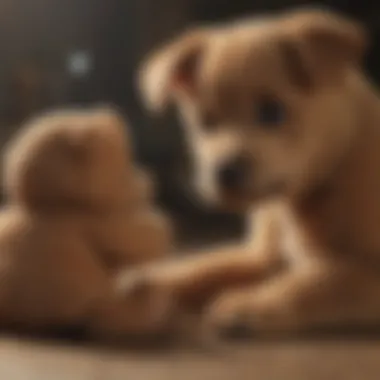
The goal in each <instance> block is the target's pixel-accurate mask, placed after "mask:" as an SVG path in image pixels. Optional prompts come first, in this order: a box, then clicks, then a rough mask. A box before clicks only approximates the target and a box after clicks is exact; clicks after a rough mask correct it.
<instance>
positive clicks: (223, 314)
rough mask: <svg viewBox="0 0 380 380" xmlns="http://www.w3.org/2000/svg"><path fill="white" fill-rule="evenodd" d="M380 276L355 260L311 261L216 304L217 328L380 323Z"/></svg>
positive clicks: (213, 322)
mask: <svg viewBox="0 0 380 380" xmlns="http://www.w3.org/2000/svg"><path fill="white" fill-rule="evenodd" d="M379 294H380V278H379V276H378V275H377V274H375V273H373V272H371V271H369V270H365V269H361V268H360V267H358V266H357V265H354V264H346V263H340V262H311V263H309V265H307V266H305V267H302V268H292V269H290V270H289V271H287V272H284V273H282V274H281V275H278V276H276V277H274V278H273V279H269V280H268V281H266V282H265V283H263V284H260V285H259V286H251V287H245V288H242V289H239V290H234V291H230V292H226V293H225V294H223V295H221V296H220V297H218V298H217V299H216V300H215V302H213V303H212V305H211V307H210V309H209V312H208V313H207V317H206V318H207V321H208V324H209V325H210V326H212V327H214V328H215V329H217V331H220V332H228V331H230V330H231V331H234V330H236V328H237V327H240V328H245V329H246V330H251V331H255V332H277V333H278V332H291V331H295V330H309V329H312V328H318V327H334V326H335V327H337V326H346V327H347V326H351V325H366V324H369V323H375V322H377V323H379V322H380V299H379V297H378V295H379Z"/></svg>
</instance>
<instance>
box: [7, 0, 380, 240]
mask: <svg viewBox="0 0 380 380" xmlns="http://www.w3.org/2000/svg"><path fill="white" fill-rule="evenodd" d="M304 4H310V3H307V2H302V1H285V0H256V1H253V0H2V1H1V3H0V48H1V49H0V51H1V59H0V127H1V129H0V142H1V145H3V144H4V143H5V142H6V141H7V139H8V138H9V137H10V136H11V135H12V133H13V132H14V131H15V130H16V129H17V128H18V127H19V125H20V123H22V121H23V120H25V119H26V118H28V117H30V116H31V115H33V114H35V113H38V112H40V111H42V110H44V109H47V108H51V107H60V106H67V105H71V104H75V105H78V104H79V105H81V104H89V103H107V104H113V105H116V106H118V108H119V109H120V110H121V111H122V112H124V113H125V115H128V119H129V120H130V122H131V127H132V133H133V137H134V139H135V142H136V154H137V157H138V159H139V160H140V161H141V162H142V163H144V164H145V165H146V166H148V167H149V168H150V169H151V170H152V171H154V172H155V173H156V175H157V177H158V179H159V183H160V186H159V201H160V202H161V204H162V205H163V207H164V208H165V209H166V210H167V211H169V212H170V213H171V214H172V216H173V217H174V218H175V219H176V221H177V223H176V224H177V225H178V226H179V230H178V232H179V236H180V238H181V239H185V240H187V241H188V240H191V241H192V240H194V239H193V237H194V236H196V240H197V241H200V240H201V241H202V242H205V243H206V242H207V243H209V242H213V241H216V240H220V238H221V237H223V238H226V237H234V236H239V234H240V233H241V232H242V222H243V221H242V220H240V219H239V218H237V217H236V216H233V215H224V214H220V213H219V212H216V211H212V210H206V209H204V208H203V207H202V206H201V205H200V204H198V202H197V200H196V197H195V195H194V194H192V192H191V188H190V187H189V186H188V182H189V178H190V176H191V170H190V168H191V165H189V159H188V155H187V151H186V145H185V143H184V141H183V138H182V133H181V128H180V126H179V124H178V123H177V120H176V118H175V116H174V115H173V114H170V113H169V114H168V115H167V116H166V117H165V118H162V119H160V120H154V119H151V118H149V117H148V116H147V114H146V113H145V112H144V110H143V107H142V105H141V103H140V101H139V97H138V94H137V91H136V88H135V84H134V80H135V71H136V67H137V65H138V63H139V62H140V61H141V59H142V57H144V55H145V54H146V52H148V51H149V50H150V49H151V48H153V47H155V46H156V45H157V44H160V43H162V42H163V41H165V40H166V39H168V38H170V37H172V36H175V35H176V33H178V32H179V31H181V30H182V29H185V28H186V27H187V26H188V25H191V24H194V23H198V22H202V21H206V22H207V21H220V20H228V19H231V18H236V17H239V16H247V15H249V14H254V13H262V12H270V11H271V10H279V9H286V8H289V7H294V6H297V5H304ZM313 4H321V5H327V6H328V7H330V8H332V9H335V10H339V11H341V12H343V13H346V14H347V15H349V16H352V17H354V18H356V19H358V20H360V21H362V22H363V23H364V24H365V25H367V27H368V28H369V30H370V31H371V33H372V39H373V43H372V49H371V51H370V54H369V55H368V59H367V62H366V66H367V70H368V73H369V75H370V76H371V77H372V78H373V79H374V80H375V81H376V82H379V81H380V45H379V44H380V38H379V36H380V26H379V25H380V3H379V4H378V5H376V3H375V2H372V3H371V2H366V1H358V0H356V1H353V0H351V1H348V0H335V1H334V0H331V1H323V2H317V3H313ZM76 52H79V53H83V52H85V53H86V54H88V56H89V57H90V59H91V69H90V70H88V72H87V73H86V74H85V75H82V76H75V75H72V74H70V71H69V69H68V65H69V60H70V57H72V54H73V53H76Z"/></svg>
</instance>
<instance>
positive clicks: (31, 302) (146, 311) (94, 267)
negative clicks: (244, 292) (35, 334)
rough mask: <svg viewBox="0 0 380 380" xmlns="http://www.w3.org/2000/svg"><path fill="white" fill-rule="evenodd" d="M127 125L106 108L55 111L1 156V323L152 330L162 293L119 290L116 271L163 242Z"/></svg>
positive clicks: (159, 250) (115, 332)
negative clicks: (4, 199) (4, 202)
mask: <svg viewBox="0 0 380 380" xmlns="http://www.w3.org/2000/svg"><path fill="white" fill-rule="evenodd" d="M125 128H126V126H125V125H124V123H123V122H122V121H121V120H120V118H119V117H118V115H116V114H115V113H113V112H111V111H106V110H89V111H81V112H77V113H75V112H67V113H63V112H62V113H53V114H51V115H47V116H44V117H41V118H39V119H37V120H35V121H34V122H32V123H31V124H30V125H29V126H27V127H25V129H23V130H22V131H21V133H20V135H19V136H17V137H16V138H15V140H14V141H13V142H11V143H10V144H9V146H8V150H7V152H6V155H5V167H4V174H5V190H6V193H7V201H8V205H6V206H5V207H4V208H3V209H2V210H1V212H0V279H1V280H0V325H1V326H7V327H8V326H15V327H21V328H30V329H45V328H49V327H51V328H60V327H67V326H69V327H70V326H80V327H82V328H84V329H87V330H88V331H89V333H91V334H94V335H98V336H101V337H104V338H121V339H123V338H125V337H126V336H127V335H129V334H132V335H133V334H151V333H155V332H157V331H159V330H160V329H161V328H162V327H163V324H165V323H166V319H165V318H164V315H165V312H166V311H165V310H166V306H165V305H166V301H165V300H166V297H165V296H164V295H159V294H158V293H155V294H150V293H149V292H148V293H144V292H139V293H138V294H137V293H134V294H132V295H131V294H130V293H128V294H129V298H127V297H126V298H124V297H123V296H124V292H123V289H122V288H120V284H119V283H120V276H123V277H124V276H125V275H123V274H120V272H123V271H124V270H125V269H128V268H130V267H133V266H134V265H137V264H139V263H143V262H147V261H149V260H153V259H154V258H156V257H160V256H162V255H164V254H166V252H167V251H168V250H169V249H170V244H171V236H170V230H169V227H168V225H167V222H166V220H165V219H164V218H163V216H162V215H160V214H159V213H158V211H156V210H155V209H154V208H153V207H152V205H151V203H150V191H149V188H148V183H147V178H146V177H145V175H143V174H142V173H141V174H140V173H139V172H136V168H135V166H134V164H133V161H132V156H131V152H130V149H129V147H128V145H127V143H128V138H127V136H126V134H125Z"/></svg>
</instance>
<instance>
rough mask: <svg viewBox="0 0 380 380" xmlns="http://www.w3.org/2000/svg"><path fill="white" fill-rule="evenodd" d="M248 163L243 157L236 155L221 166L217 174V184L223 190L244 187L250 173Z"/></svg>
mask: <svg viewBox="0 0 380 380" xmlns="http://www.w3.org/2000/svg"><path fill="white" fill-rule="evenodd" d="M249 171H250V165H249V162H248V160H247V159H245V158H244V157H236V158H234V159H233V160H231V161H229V162H228V163H227V164H225V165H224V166H222V167H221V168H220V170H219V172H218V174H217V176H218V178H217V181H218V185H219V187H220V188H222V189H225V190H235V189H241V188H243V187H245V183H246V182H247V177H248V176H249V175H250V174H249Z"/></svg>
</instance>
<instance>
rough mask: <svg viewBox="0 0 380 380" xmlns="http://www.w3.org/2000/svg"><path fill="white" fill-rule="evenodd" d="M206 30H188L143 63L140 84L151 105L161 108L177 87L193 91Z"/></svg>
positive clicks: (178, 89)
mask: <svg viewBox="0 0 380 380" xmlns="http://www.w3.org/2000/svg"><path fill="white" fill-rule="evenodd" d="M205 45H206V31H205V30H196V31H193V32H188V33H186V34H184V35H183V36H181V37H179V38H178V39H176V40H175V41H173V42H172V43H171V44H169V45H168V46H166V47H164V48H163V49H161V50H159V51H158V52H156V53H155V54H153V56H152V57H150V58H149V59H148V60H147V61H146V62H145V64H143V65H142V68H141V71H140V75H139V78H138V79H139V87H140V90H141V92H142V95H143V98H144V100H145V102H146V104H147V106H148V107H149V108H150V109H151V110H152V111H161V110H163V109H164V108H165V106H167V105H168V103H169V102H170V101H171V100H172V98H173V95H174V94H175V93H176V92H177V91H185V92H187V93H192V92H193V91H194V90H195V87H196V83H195V82H196V73H197V67H198V64H199V60H200V58H201V55H202V52H203V50H204V47H205Z"/></svg>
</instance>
